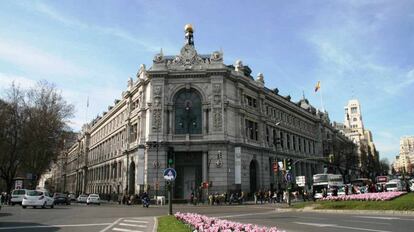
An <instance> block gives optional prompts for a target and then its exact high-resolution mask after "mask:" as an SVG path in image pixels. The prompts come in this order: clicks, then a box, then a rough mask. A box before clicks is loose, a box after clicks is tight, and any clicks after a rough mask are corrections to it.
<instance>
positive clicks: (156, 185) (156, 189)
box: [152, 126, 159, 199]
mask: <svg viewBox="0 0 414 232" xmlns="http://www.w3.org/2000/svg"><path fill="white" fill-rule="evenodd" d="M152 129H153V130H157V142H156V146H157V151H156V163H155V169H156V170H155V178H156V181H155V199H157V197H158V166H159V163H158V147H159V144H158V136H159V131H158V127H156V126H153V127H152Z"/></svg>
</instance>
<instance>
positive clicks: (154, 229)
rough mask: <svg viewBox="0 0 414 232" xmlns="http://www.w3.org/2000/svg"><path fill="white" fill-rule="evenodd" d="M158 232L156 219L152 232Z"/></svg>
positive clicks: (156, 219)
mask: <svg viewBox="0 0 414 232" xmlns="http://www.w3.org/2000/svg"><path fill="white" fill-rule="evenodd" d="M157 230H158V218H157V217H154V227H153V228H152V232H157Z"/></svg>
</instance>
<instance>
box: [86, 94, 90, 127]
mask: <svg viewBox="0 0 414 232" xmlns="http://www.w3.org/2000/svg"><path fill="white" fill-rule="evenodd" d="M88 109H89V95H88V97H87V99H86V112H85V124H86V123H88Z"/></svg>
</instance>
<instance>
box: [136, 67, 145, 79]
mask: <svg viewBox="0 0 414 232" xmlns="http://www.w3.org/2000/svg"><path fill="white" fill-rule="evenodd" d="M137 77H138V79H140V80H145V79H146V78H147V70H146V69H145V64H141V66H140V67H139V70H138V73H137Z"/></svg>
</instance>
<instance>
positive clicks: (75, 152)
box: [66, 25, 334, 199]
mask: <svg viewBox="0 0 414 232" xmlns="http://www.w3.org/2000/svg"><path fill="white" fill-rule="evenodd" d="M185 32H186V36H185V43H184V46H183V47H182V49H181V51H180V54H178V55H176V56H166V55H164V54H163V52H162V50H161V52H160V53H158V54H156V55H155V57H154V59H153V64H152V66H151V67H150V68H148V69H147V68H146V67H145V65H141V67H140V69H139V71H138V73H137V76H136V78H133V79H132V78H130V79H129V80H128V84H127V89H126V90H125V91H123V92H122V95H121V97H120V99H119V100H115V101H114V104H113V105H111V106H109V107H108V109H107V111H105V112H104V113H103V114H102V116H99V117H97V118H95V119H94V120H92V121H91V122H90V123H88V124H87V125H85V126H84V127H83V129H82V132H81V135H80V136H79V138H78V143H77V144H75V145H73V146H72V147H71V149H69V151H68V152H67V165H66V167H67V170H66V180H67V189H68V190H69V191H72V192H89V193H92V192H96V193H139V192H142V191H149V192H150V194H151V195H154V194H159V195H161V194H164V189H165V181H164V180H163V176H162V170H163V169H165V168H166V167H167V166H172V167H174V168H175V169H176V170H177V179H176V181H175V184H174V198H177V199H183V198H188V196H189V195H190V193H191V192H192V191H193V190H194V189H197V188H198V187H199V186H200V185H201V183H203V182H208V183H210V187H209V191H212V192H224V191H235V190H238V191H240V190H241V191H244V192H246V193H251V192H254V191H257V190H259V189H271V188H276V187H277V186H278V184H281V185H283V177H282V173H281V172H280V171H279V172H274V171H273V168H272V165H273V164H274V163H277V162H278V161H281V160H283V159H286V158H291V159H293V160H294V161H298V162H295V166H294V168H293V172H294V174H295V175H304V176H306V177H307V180H308V181H311V180H312V175H313V174H316V173H320V172H322V171H323V166H322V163H321V162H319V161H320V160H323V159H324V158H323V152H322V144H323V141H322V140H323V139H326V134H327V132H325V131H327V130H334V128H333V127H332V126H331V125H330V122H329V117H328V115H327V113H322V112H319V111H317V110H316V109H315V108H314V107H312V106H311V105H310V104H309V102H308V101H307V100H306V99H302V100H301V101H299V102H293V101H292V100H291V98H290V96H282V95H280V94H279V91H278V89H277V88H275V89H269V88H267V87H265V77H264V75H263V74H261V73H259V74H258V75H257V76H256V77H255V78H254V77H253V76H252V74H251V73H252V71H251V69H250V68H249V67H248V66H247V65H244V64H243V62H242V61H240V60H238V61H236V62H235V63H234V65H226V64H224V62H223V52H222V51H215V52H212V53H211V54H207V55H202V54H199V53H198V51H197V50H196V47H195V45H194V44H195V43H194V37H193V30H192V27H191V26H190V25H188V26H187V27H186V31H185ZM328 134H329V133H328ZM167 160H169V161H167ZM168 162H170V164H168Z"/></svg>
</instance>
